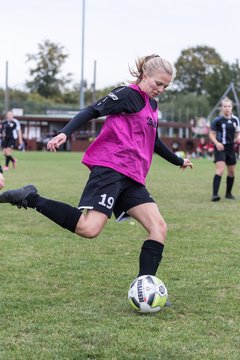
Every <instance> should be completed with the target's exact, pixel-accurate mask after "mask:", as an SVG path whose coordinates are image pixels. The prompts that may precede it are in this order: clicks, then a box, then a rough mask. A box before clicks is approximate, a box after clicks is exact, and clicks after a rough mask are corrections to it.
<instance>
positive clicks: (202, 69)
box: [175, 46, 225, 95]
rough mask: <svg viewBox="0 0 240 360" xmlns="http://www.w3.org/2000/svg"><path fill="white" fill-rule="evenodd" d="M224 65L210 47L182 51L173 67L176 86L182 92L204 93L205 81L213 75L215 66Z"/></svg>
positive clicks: (197, 47)
mask: <svg viewBox="0 0 240 360" xmlns="http://www.w3.org/2000/svg"><path fill="white" fill-rule="evenodd" d="M224 64H225V63H224V61H223V60H222V58H221V56H220V55H219V54H218V53H217V52H216V50H215V49H214V48H212V47H208V46H196V47H191V48H188V49H185V50H182V52H181V55H180V57H179V58H178V60H177V62H176V63H175V66H176V68H177V71H178V72H177V78H176V85H177V86H178V89H179V90H181V91H184V92H190V93H193V92H195V93H196V94H198V95H200V94H205V93H206V79H207V77H208V76H209V75H211V74H213V72H214V69H215V68H216V66H223V65H224Z"/></svg>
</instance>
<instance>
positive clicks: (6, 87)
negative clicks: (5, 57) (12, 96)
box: [4, 61, 9, 114]
mask: <svg viewBox="0 0 240 360" xmlns="http://www.w3.org/2000/svg"><path fill="white" fill-rule="evenodd" d="M5 84H6V85H5V97H4V112H5V114H6V113H7V112H8V110H9V88H8V61H6V82H5Z"/></svg>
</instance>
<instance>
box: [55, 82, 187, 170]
mask: <svg viewBox="0 0 240 360" xmlns="http://www.w3.org/2000/svg"><path fill="white" fill-rule="evenodd" d="M150 104H151V107H152V109H153V110H156V108H157V102H156V100H155V99H150ZM144 106H145V101H144V99H143V98H142V96H141V95H140V94H139V93H138V92H137V91H135V90H134V89H132V88H130V87H128V86H121V87H118V88H116V89H114V90H112V91H111V92H110V93H109V94H108V95H107V96H105V97H103V98H101V99H100V100H98V101H97V102H95V103H94V104H92V105H90V106H88V107H87V108H85V109H83V110H81V111H80V112H79V113H78V114H77V115H76V116H74V118H73V119H72V120H71V121H70V122H69V123H68V124H67V125H66V126H65V127H64V128H63V129H62V130H61V132H62V133H64V134H66V135H67V136H68V137H69V136H70V135H71V134H72V133H73V132H74V131H76V130H77V129H78V128H79V127H81V126H82V125H84V124H85V123H86V122H87V121H89V120H91V119H97V118H99V117H101V116H106V115H110V114H132V113H137V112H139V111H141V110H142V109H143V107H144ZM154 151H155V152H156V153H157V154H158V155H160V156H161V157H162V158H164V159H165V160H167V161H169V162H170V163H172V164H174V165H179V166H182V165H183V162H184V161H183V159H182V158H179V157H178V156H177V155H176V154H174V153H173V152H172V151H171V150H170V149H169V148H168V147H167V146H166V145H165V144H164V143H163V142H162V141H161V140H160V139H159V138H158V136H157V135H156V139H155V146H154Z"/></svg>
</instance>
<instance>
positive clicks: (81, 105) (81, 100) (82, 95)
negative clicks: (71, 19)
mask: <svg viewBox="0 0 240 360" xmlns="http://www.w3.org/2000/svg"><path fill="white" fill-rule="evenodd" d="M84 28H85V0H82V67H81V83H80V109H83V108H84V30H85V29H84Z"/></svg>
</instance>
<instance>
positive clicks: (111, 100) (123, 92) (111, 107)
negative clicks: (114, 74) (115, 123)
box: [60, 86, 145, 137]
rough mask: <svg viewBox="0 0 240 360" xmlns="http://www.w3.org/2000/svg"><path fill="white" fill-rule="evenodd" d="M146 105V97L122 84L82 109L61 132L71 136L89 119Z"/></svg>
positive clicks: (125, 111)
mask: <svg viewBox="0 0 240 360" xmlns="http://www.w3.org/2000/svg"><path fill="white" fill-rule="evenodd" d="M144 105H145V103H144V99H143V98H142V97H141V95H140V94H139V93H138V92H137V91H135V90H133V89H131V88H129V87H128V86H121V87H118V88H116V89H114V90H112V91H111V92H110V93H109V94H108V95H107V96H105V97H103V98H101V99H99V100H98V101H97V102H95V103H94V104H92V105H90V106H88V107H87V108H85V109H83V110H81V111H80V112H79V113H78V114H77V115H75V116H74V117H73V118H72V120H70V122H69V123H68V124H67V125H66V126H65V127H64V128H63V129H62V130H61V131H60V132H62V133H64V134H66V135H67V136H68V137H69V136H70V135H71V134H72V133H73V132H74V131H76V130H77V129H79V128H80V127H81V126H82V125H84V124H85V123H87V122H88V121H89V120H92V119H97V118H99V117H101V116H106V115H109V114H122V113H126V114H131V113H135V112H138V111H140V110H141V109H142V108H143V107H144Z"/></svg>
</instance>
